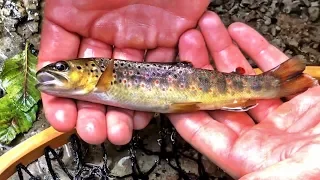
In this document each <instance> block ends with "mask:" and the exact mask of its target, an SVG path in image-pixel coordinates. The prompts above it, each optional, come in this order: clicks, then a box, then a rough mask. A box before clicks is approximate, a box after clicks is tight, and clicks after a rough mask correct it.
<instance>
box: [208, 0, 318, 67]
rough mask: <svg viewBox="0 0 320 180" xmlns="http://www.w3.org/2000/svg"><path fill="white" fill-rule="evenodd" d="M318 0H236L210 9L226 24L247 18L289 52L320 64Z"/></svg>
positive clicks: (246, 20) (258, 29) (259, 30)
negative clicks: (307, 48)
mask: <svg viewBox="0 0 320 180" xmlns="http://www.w3.org/2000/svg"><path fill="white" fill-rule="evenodd" d="M319 4H320V2H319V1H318V0H283V1H279V0H257V1H252V0H234V1H232V2H224V3H223V4H221V5H219V6H214V7H211V8H210V9H211V10H213V11H215V12H217V13H218V14H219V16H220V17H221V19H222V21H223V22H224V24H225V25H226V26H229V25H230V24H231V23H233V22H244V23H246V24H248V25H250V26H252V27H253V28H254V29H256V30H257V31H258V32H259V33H261V34H262V35H263V36H264V37H265V38H266V39H267V40H268V41H270V42H271V44H273V45H275V46H276V47H277V48H279V49H281V50H282V51H283V52H284V53H286V54H287V55H288V56H291V55H299V54H300V55H302V56H303V58H305V59H306V60H308V59H310V60H309V61H308V63H307V64H309V65H320V57H319V56H318V54H317V53H318V52H319V51H320V49H319V45H317V44H319V40H320V36H319V34H320V29H319V28H320V25H319V19H320V18H319V8H320V5H319ZM304 46H306V47H309V48H311V49H312V50H311V49H309V50H306V48H302V47H304ZM302 49H303V50H302ZM314 57H315V58H314ZM313 58H314V59H316V60H311V59H313ZM317 63H318V64H317ZM250 64H251V65H253V66H254V67H256V66H255V64H254V63H250Z"/></svg>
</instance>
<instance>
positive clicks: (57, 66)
mask: <svg viewBox="0 0 320 180" xmlns="http://www.w3.org/2000/svg"><path fill="white" fill-rule="evenodd" d="M55 69H57V70H58V71H66V70H68V69H69V65H68V64H67V63H66V62H64V61H60V62H57V63H56V64H55Z"/></svg>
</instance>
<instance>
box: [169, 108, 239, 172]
mask: <svg viewBox="0 0 320 180" xmlns="http://www.w3.org/2000/svg"><path fill="white" fill-rule="evenodd" d="M167 116H168V117H169V119H170V121H171V122H172V124H173V125H174V127H176V129H177V132H178V133H179V134H180V135H181V136H182V137H183V139H185V140H186V141H187V142H188V143H189V144H191V145H192V146H193V147H194V148H195V149H196V150H197V151H199V152H200V153H202V154H203V155H205V156H206V157H208V158H209V159H210V160H211V161H212V162H213V163H214V164H216V165H217V166H219V167H220V168H222V169H223V170H225V171H226V172H227V173H228V174H230V173H233V172H236V168H235V167H234V165H233V163H232V162H230V161H229V160H228V155H229V153H230V150H231V149H232V146H233V145H234V142H235V141H236V139H237V137H238V136H237V135H236V133H234V132H233V131H232V130H231V129H230V128H228V127H227V126H225V125H224V124H222V123H219V122H217V121H215V120H213V119H212V118H211V117H210V116H209V114H208V113H206V112H204V111H198V112H195V113H187V114H168V115H167Z"/></svg>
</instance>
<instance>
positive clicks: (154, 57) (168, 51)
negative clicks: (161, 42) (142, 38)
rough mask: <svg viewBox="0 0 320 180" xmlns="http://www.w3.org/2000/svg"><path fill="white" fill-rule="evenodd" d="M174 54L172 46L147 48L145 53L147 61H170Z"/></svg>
mask: <svg viewBox="0 0 320 180" xmlns="http://www.w3.org/2000/svg"><path fill="white" fill-rule="evenodd" d="M175 56H176V50H175V49H174V48H165V47H159V48H156V49H153V50H148V52H147V54H146V58H145V59H146V61H147V62H172V61H173V60H174V58H175Z"/></svg>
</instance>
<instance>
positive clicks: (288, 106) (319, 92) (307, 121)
mask: <svg viewBox="0 0 320 180" xmlns="http://www.w3.org/2000/svg"><path fill="white" fill-rule="evenodd" d="M319 102H320V87H319V86H317V87H314V88H310V89H309V90H307V91H305V92H304V93H302V94H299V95H297V96H296V97H294V98H293V99H292V100H290V101H288V102H285V103H283V104H282V105H281V106H279V107H278V108H277V109H276V110H274V111H273V112H272V113H271V114H270V115H269V116H268V117H267V118H266V120H265V122H272V123H273V124H274V125H275V126H276V127H277V128H278V129H282V130H287V129H288V130H290V131H294V130H298V129H303V128H307V127H309V126H310V125H311V124H313V123H315V122H314V121H318V120H319V117H314V116H315V115H316V114H317V112H318V110H317V109H314V108H316V106H317V104H318V103H319ZM309 111H310V112H309ZM304 116H305V118H304ZM300 120H301V122H299V121H300ZM302 125H303V126H302ZM291 126H292V127H291ZM299 126H301V127H299Z"/></svg>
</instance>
